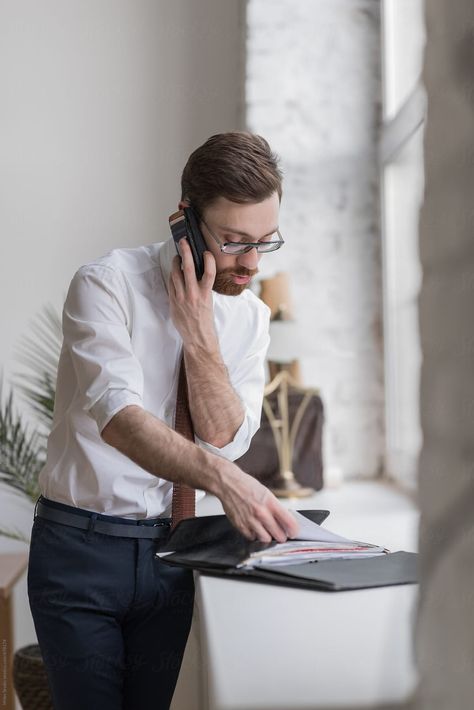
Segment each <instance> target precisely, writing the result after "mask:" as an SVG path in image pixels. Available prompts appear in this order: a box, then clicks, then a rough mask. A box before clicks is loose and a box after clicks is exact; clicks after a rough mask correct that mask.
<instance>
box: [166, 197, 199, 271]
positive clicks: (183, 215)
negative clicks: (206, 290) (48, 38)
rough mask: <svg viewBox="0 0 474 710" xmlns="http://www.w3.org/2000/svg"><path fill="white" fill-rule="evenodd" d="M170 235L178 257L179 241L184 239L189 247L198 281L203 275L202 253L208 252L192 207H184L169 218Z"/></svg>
mask: <svg viewBox="0 0 474 710" xmlns="http://www.w3.org/2000/svg"><path fill="white" fill-rule="evenodd" d="M169 224H170V229H171V234H172V235H173V239H174V243H175V246H176V251H177V252H178V254H179V256H181V255H180V253H179V247H178V244H179V241H180V240H181V239H183V237H186V238H187V240H188V244H189V246H190V247H191V253H192V255H193V261H194V267H195V269H196V278H197V279H198V281H200V280H201V279H202V277H203V275H204V252H205V251H208V249H207V245H206V242H205V241H204V237H203V236H202V232H201V230H200V228H199V220H198V217H197V215H196V212H195V211H194V210H193V208H192V207H185V208H184V209H182V210H178V212H174V213H173V214H172V215H171V216H170V218H169Z"/></svg>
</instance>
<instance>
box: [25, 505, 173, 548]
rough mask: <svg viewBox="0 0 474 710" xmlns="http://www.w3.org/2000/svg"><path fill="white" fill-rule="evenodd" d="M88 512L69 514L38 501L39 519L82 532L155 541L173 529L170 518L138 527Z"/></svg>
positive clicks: (37, 511)
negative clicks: (111, 520)
mask: <svg viewBox="0 0 474 710" xmlns="http://www.w3.org/2000/svg"><path fill="white" fill-rule="evenodd" d="M87 512H88V513H89V515H78V514H77V513H68V512H66V511H64V510H58V509H57V508H52V507H50V506H48V505H45V504H44V503H42V502H41V500H38V502H37V504H36V516H37V517H39V518H46V520H52V521H54V522H55V523H61V524H62V525H70V526H72V527H73V528H80V529H81V530H91V531H92V530H93V531H94V532H98V533H104V534H105V535H114V536H115V537H143V538H149V539H152V540H154V539H156V538H164V537H167V536H168V535H169V532H170V529H171V520H170V518H163V520H162V521H160V522H158V523H154V524H153V525H145V524H140V522H139V523H138V524H136V525H135V524H134V525H127V524H125V523H116V522H110V523H109V522H107V521H105V520H101V519H100V518H97V515H98V514H97V513H92V512H90V511H87Z"/></svg>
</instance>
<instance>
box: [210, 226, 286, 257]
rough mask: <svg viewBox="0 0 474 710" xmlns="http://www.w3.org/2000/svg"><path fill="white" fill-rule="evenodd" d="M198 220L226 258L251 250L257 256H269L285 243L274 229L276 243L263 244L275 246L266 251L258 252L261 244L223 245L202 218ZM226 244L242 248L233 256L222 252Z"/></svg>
mask: <svg viewBox="0 0 474 710" xmlns="http://www.w3.org/2000/svg"><path fill="white" fill-rule="evenodd" d="M200 219H201V222H202V223H203V224H204V226H205V227H206V229H207V231H208V232H209V234H210V235H211V237H212V238H213V239H214V241H215V242H216V244H217V245H218V247H219V249H220V250H221V252H222V253H223V254H225V255H226V256H241V255H242V254H247V253H248V252H249V251H250V250H251V249H256V250H257V254H270V253H271V252H272V251H277V249H279V248H280V247H281V245H282V244H284V243H285V240H284V239H283V237H282V236H281V232H280V230H279V229H278V228H277V229H276V233H277V234H278V237H279V240H278V241H277V242H275V241H272V242H264V243H265V244H272V245H275V246H274V248H273V249H267V250H266V251H259V250H258V247H259V246H260V244H261V243H263V242H224V243H222V242H221V240H220V239H219V238H218V237H216V235H215V234H214V232H213V231H212V229H210V227H209V225H208V224H207V223H206V222H205V221H204V220H203V218H202V217H201V218H200ZM228 244H232V245H233V246H239V247H243V249H242V251H240V252H234V253H233V254H230V253H229V252H226V251H224V249H225V247H226V246H227V245H228Z"/></svg>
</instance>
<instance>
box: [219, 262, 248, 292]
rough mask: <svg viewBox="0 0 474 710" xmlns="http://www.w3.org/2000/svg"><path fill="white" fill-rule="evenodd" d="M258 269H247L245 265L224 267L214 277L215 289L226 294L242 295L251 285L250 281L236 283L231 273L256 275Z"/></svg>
mask: <svg viewBox="0 0 474 710" xmlns="http://www.w3.org/2000/svg"><path fill="white" fill-rule="evenodd" d="M257 273H258V269H253V270H250V269H245V268H244V267H243V266H241V267H240V268H235V269H223V270H222V271H219V272H218V273H217V274H216V278H215V279H214V285H213V287H212V288H213V290H214V291H216V293H222V294H223V295H224V296H240V294H241V293H243V292H244V291H245V289H246V288H248V287H249V286H250V283H251V282H250V281H249V282H248V283H246V284H236V283H234V281H233V280H232V276H231V274H235V275H236V276H255V274H257Z"/></svg>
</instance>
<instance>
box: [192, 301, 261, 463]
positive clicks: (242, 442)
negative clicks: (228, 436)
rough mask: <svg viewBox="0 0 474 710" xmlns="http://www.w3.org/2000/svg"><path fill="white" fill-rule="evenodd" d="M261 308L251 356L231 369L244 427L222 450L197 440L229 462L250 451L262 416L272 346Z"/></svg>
mask: <svg viewBox="0 0 474 710" xmlns="http://www.w3.org/2000/svg"><path fill="white" fill-rule="evenodd" d="M258 306H259V307H258V311H257V313H258V318H257V319H256V323H255V324H254V328H253V329H252V334H251V338H250V340H251V342H250V343H249V347H248V352H247V353H246V355H245V356H244V357H242V358H239V359H238V360H237V362H236V363H235V364H234V366H233V367H229V366H228V370H229V377H230V382H231V384H232V387H233V388H234V390H235V392H236V393H237V395H238V396H239V398H240V400H241V402H242V406H243V407H244V411H245V414H244V419H243V421H242V424H241V425H240V427H239V429H238V430H237V432H236V433H235V436H234V438H233V439H232V441H230V442H229V443H228V444H226V445H225V446H223V447H221V448H218V447H217V446H213V445H212V444H209V443H208V442H205V441H202V439H199V437H197V436H195V437H194V438H195V441H196V443H197V444H199V446H201V447H202V448H204V449H206V450H207V451H210V452H211V453H213V454H217V455H218V456H222V457H223V458H226V459H229V460H230V461H235V459H238V458H240V456H243V455H244V454H245V452H246V451H247V450H248V448H249V446H250V443H251V441H252V437H253V435H254V434H255V432H256V431H257V430H258V428H259V427H260V421H261V416H262V402H263V391H264V388H265V357H266V354H267V350H268V346H269V344H270V336H269V321H270V309H269V308H268V307H267V306H266V305H265V304H264V303H263V302H261V303H259V304H258ZM226 364H227V363H226Z"/></svg>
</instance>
